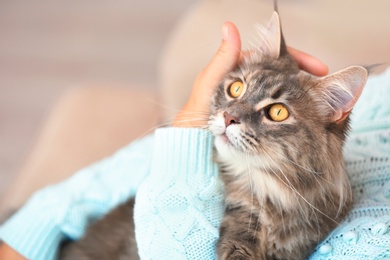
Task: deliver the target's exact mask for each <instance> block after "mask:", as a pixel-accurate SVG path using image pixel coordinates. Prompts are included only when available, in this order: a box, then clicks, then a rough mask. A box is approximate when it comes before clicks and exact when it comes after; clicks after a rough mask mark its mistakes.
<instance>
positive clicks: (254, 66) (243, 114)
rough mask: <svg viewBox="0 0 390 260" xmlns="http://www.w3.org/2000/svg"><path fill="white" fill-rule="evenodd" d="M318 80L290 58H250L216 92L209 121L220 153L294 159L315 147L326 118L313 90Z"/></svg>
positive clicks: (224, 155)
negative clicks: (298, 152) (314, 96)
mask: <svg viewBox="0 0 390 260" xmlns="http://www.w3.org/2000/svg"><path fill="white" fill-rule="evenodd" d="M315 84H316V81H315V78H314V77H312V76H310V75H309V74H307V73H305V72H302V71H300V70H299V69H298V67H297V65H296V64H295V63H294V62H293V61H292V60H291V59H290V58H289V57H288V58H284V59H280V60H274V59H272V58H263V59H262V61H260V62H253V61H252V60H251V59H250V58H248V60H247V61H246V62H244V64H242V65H240V66H238V67H237V68H236V69H235V70H234V71H232V72H231V73H230V74H229V75H227V77H226V78H225V80H224V81H223V82H222V83H221V84H220V86H219V87H218V90H217V92H216V93H215V96H214V100H213V103H212V107H211V111H212V115H211V117H210V121H209V126H210V130H211V132H212V133H213V134H214V136H215V144H216V148H217V150H218V152H219V155H220V156H222V157H224V158H226V159H227V160H231V159H234V158H236V159H238V158H240V157H248V156H249V157H253V156H255V157H260V158H261V159H262V160H263V161H264V160H266V161H268V159H269V158H273V160H275V158H280V160H294V161H296V160H297V158H295V155H297V151H301V150H302V149H305V150H306V151H310V150H311V149H313V148H314V147H313V145H312V144H313V143H314V142H316V140H318V139H321V138H323V135H322V133H323V128H324V127H325V126H326V123H327V122H326V120H325V118H324V117H323V116H321V113H320V112H319V111H318V109H319V106H318V105H316V101H315V100H313V98H312V97H311V95H310V93H309V92H310V91H309V90H310V88H312V87H313V86H314V85H315ZM315 149H316V148H315Z"/></svg>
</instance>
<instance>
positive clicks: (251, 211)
mask: <svg viewBox="0 0 390 260" xmlns="http://www.w3.org/2000/svg"><path fill="white" fill-rule="evenodd" d="M244 154H245V162H246V165H247V169H248V171H247V172H248V179H249V189H250V194H251V209H250V215H249V216H250V217H249V225H248V233H249V231H250V227H251V223H252V215H253V208H254V205H253V196H254V192H255V190H254V188H253V177H252V170H251V166H250V164H249V160H248V154H247V153H244ZM257 222H258V220H257Z"/></svg>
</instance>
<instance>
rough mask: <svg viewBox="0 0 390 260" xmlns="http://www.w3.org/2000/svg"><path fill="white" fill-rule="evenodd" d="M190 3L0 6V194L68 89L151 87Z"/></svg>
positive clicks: (83, 1) (130, 0)
mask: <svg viewBox="0 0 390 260" xmlns="http://www.w3.org/2000/svg"><path fill="white" fill-rule="evenodd" d="M193 2H194V1H192V0H164V1H155V0H115V1H94V0H78V1H75V0H71V1H49V0H36V1H21V0H5V1H0V196H1V194H2V193H3V191H4V189H5V188H6V187H7V186H8V183H9V181H10V180H11V178H12V176H14V175H15V173H17V172H20V170H21V168H22V167H23V165H24V164H25V162H26V158H27V157H28V155H29V154H30V152H31V149H33V147H35V146H34V144H35V142H36V140H37V138H38V136H39V135H40V131H41V129H42V127H43V126H42V125H43V124H44V122H45V121H46V120H47V117H48V116H49V115H50V114H51V112H52V111H51V110H52V109H53V107H54V105H55V104H56V103H57V102H58V100H59V99H60V98H61V97H62V95H64V93H65V92H66V91H67V90H68V89H72V88H76V89H78V88H80V87H83V86H85V85H87V86H91V85H96V84H97V85H105V86H110V85H111V86H112V85H120V86H122V87H125V88H128V89H131V88H133V87H134V86H137V88H146V89H148V90H154V89H156V85H157V83H156V63H157V61H158V58H159V54H160V51H161V48H162V46H163V44H164V42H165V40H166V38H167V36H168V34H169V31H170V30H171V29H172V27H173V26H174V24H175V22H176V20H177V19H178V18H179V17H180V16H181V15H182V14H183V12H184V10H186V9H187V8H188V6H190V5H191V4H193Z"/></svg>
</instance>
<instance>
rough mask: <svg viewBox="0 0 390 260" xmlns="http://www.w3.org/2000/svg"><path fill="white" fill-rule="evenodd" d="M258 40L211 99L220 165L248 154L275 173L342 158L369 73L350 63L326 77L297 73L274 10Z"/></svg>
mask: <svg viewBox="0 0 390 260" xmlns="http://www.w3.org/2000/svg"><path fill="white" fill-rule="evenodd" d="M261 38H262V42H261V44H260V46H259V48H258V50H255V51H253V52H251V53H250V55H248V56H247V57H245V58H244V60H243V62H242V63H241V64H240V65H238V66H237V67H236V68H235V69H234V70H233V71H232V72H230V73H229V74H228V75H227V76H226V77H225V79H224V80H223V81H222V82H221V83H220V85H219V87H218V89H217V91H216V93H215V95H214V98H213V101H212V106H211V117H210V121H209V127H210V130H211V132H212V133H213V135H214V136H215V145H216V148H217V151H218V156H219V160H222V161H224V162H232V163H233V161H238V162H240V161H241V162H243V161H244V160H245V158H248V157H251V158H252V159H251V161H253V160H262V161H263V162H266V161H268V166H269V167H270V168H274V167H279V166H272V164H278V165H289V164H291V163H292V164H299V165H300V167H311V165H312V164H313V162H312V161H313V160H322V159H323V158H322V157H324V156H328V155H327V154H329V153H332V151H335V152H337V153H339V152H340V151H341V147H342V144H343V142H344V139H345V135H346V132H347V130H348V115H349V113H350V112H351V110H352V108H353V106H354V105H355V103H356V101H357V99H358V98H359V96H360V94H361V92H362V90H363V87H364V85H365V83H366V80H367V75H368V72H367V69H366V68H364V67H361V66H352V67H348V68H346V69H344V70H341V71H339V72H336V73H333V74H331V75H328V76H325V77H316V76H313V75H311V74H309V73H307V72H304V71H302V70H300V69H299V68H298V65H297V63H296V62H295V61H294V60H293V59H292V57H291V56H290V55H289V54H288V51H287V48H286V45H285V43H284V39H283V36H282V33H281V29H280V21H279V16H278V14H277V13H276V12H274V14H273V16H272V18H271V20H270V22H269V24H268V26H266V27H264V28H262V29H261ZM304 154H305V155H307V156H304ZM321 156H322V157H321ZM253 158H254V159H253ZM256 158H257V159H256ZM271 158H272V159H271ZM328 159H329V158H328ZM340 160H341V158H340ZM316 163H320V162H316ZM243 164H244V165H245V163H243ZM263 167H267V165H266V164H264V163H263Z"/></svg>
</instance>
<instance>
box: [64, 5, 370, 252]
mask: <svg viewBox="0 0 390 260" xmlns="http://www.w3.org/2000/svg"><path fill="white" fill-rule="evenodd" d="M261 31H262V33H261V35H262V43H261V44H260V47H259V49H258V50H257V51H255V52H252V53H251V55H250V56H249V57H246V58H245V60H244V61H243V63H242V64H240V65H239V66H238V67H237V68H236V69H234V70H233V71H232V72H231V73H229V75H227V76H226V78H225V79H224V80H223V82H222V83H221V85H220V86H219V87H218V89H217V92H216V94H215V97H214V99H213V103H212V108H211V110H212V114H211V117H210V130H211V131H212V133H213V134H214V136H215V146H216V150H217V153H216V160H217V161H218V163H219V164H220V169H221V177H222V179H223V181H224V184H225V198H226V210H225V216H224V218H223V221H222V224H221V227H220V238H219V241H218V245H217V255H218V258H219V259H304V258H305V257H307V256H308V254H309V253H310V252H311V251H312V250H313V248H314V246H315V245H316V244H317V243H318V242H320V241H321V240H322V239H323V238H324V236H325V235H326V234H327V233H328V232H329V231H331V230H332V229H333V228H334V227H335V226H337V225H338V224H339V223H340V222H341V221H342V220H343V219H344V218H345V216H346V214H347V213H348V210H349V209H350V207H351V203H352V195H351V189H350V184H349V181H348V176H347V173H346V171H345V168H344V162H343V159H342V158H343V156H342V146H343V143H344V141H345V137H346V133H347V130H348V120H349V119H348V115H349V112H350V111H351V110H352V108H353V106H354V104H355V102H356V100H357V98H358V97H359V95H360V93H361V91H362V88H363V86H364V84H365V82H366V79H367V70H366V69H365V68H363V67H360V66H354V67H349V68H347V69H345V70H342V71H340V72H337V73H335V74H332V75H329V76H326V77H322V78H318V77H315V76H313V75H310V74H308V73H306V72H303V71H301V70H300V69H299V68H298V65H297V64H296V62H295V61H294V60H293V59H292V58H291V56H290V55H289V54H288V52H287V49H286V46H285V43H284V39H283V36H282V33H281V30H280V24H279V16H278V14H277V13H276V12H275V13H274V15H273V17H272V19H271V22H270V23H269V25H268V27H266V28H263V29H262V30H261ZM237 80H240V81H242V82H243V83H244V85H245V91H244V93H243V94H242V95H241V96H240V97H238V98H236V99H234V98H231V97H230V96H229V95H228V94H227V93H226V91H227V89H228V88H229V86H230V84H231V83H232V82H234V81H237ZM273 103H282V104H284V105H285V106H286V107H287V108H288V110H289V112H290V116H289V117H288V118H287V119H286V120H285V121H283V122H279V123H277V122H273V121H271V120H270V118H269V117H268V116H267V108H268V107H269V105H270V104H273ZM122 258H123V259H138V256H137V253H136V244H135V240H134V224H133V222H132V202H129V203H126V204H124V205H122V206H121V207H119V208H117V209H115V210H114V211H113V212H111V213H110V214H108V215H107V216H106V217H105V218H103V219H102V220H100V221H98V222H97V223H95V224H93V225H92V226H91V227H90V228H89V230H88V231H87V233H86V235H85V237H84V238H82V239H81V240H80V241H77V242H73V243H68V244H66V245H65V246H64V247H63V248H62V252H61V259H122Z"/></svg>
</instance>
